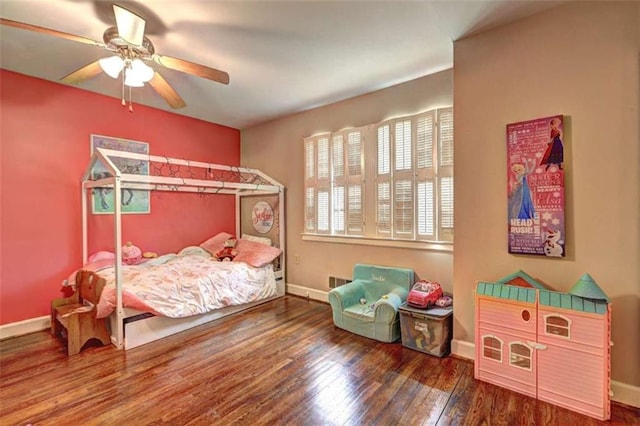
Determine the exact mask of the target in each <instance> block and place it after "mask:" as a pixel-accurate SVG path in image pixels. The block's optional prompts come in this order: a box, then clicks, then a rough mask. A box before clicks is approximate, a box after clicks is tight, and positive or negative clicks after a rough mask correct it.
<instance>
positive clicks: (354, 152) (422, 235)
mask: <svg viewBox="0 0 640 426" xmlns="http://www.w3.org/2000/svg"><path fill="white" fill-rule="evenodd" d="M305 171H306V174H305V194H306V195H305V233H307V234H319V235H323V234H327V235H338V236H365V237H368V238H377V239H387V240H405V241H424V242H452V241H453V230H454V223H453V219H454V211H453V190H454V181H453V109H452V108H442V109H437V110H433V111H428V112H425V113H421V114H417V115H413V116H407V117H402V118H397V119H393V120H387V121H385V122H382V123H379V124H375V125H370V126H365V127H361V128H357V129H349V130H343V131H340V132H336V133H332V134H325V135H318V136H314V137H310V138H306V139H305ZM367 171H369V172H370V178H369V179H368V180H365V172H367ZM365 195H366V199H365ZM367 223H371V224H373V225H372V226H368V227H367V226H366V224H367Z"/></svg>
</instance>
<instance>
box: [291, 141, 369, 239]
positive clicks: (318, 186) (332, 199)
mask: <svg viewBox="0 0 640 426" xmlns="http://www.w3.org/2000/svg"><path fill="white" fill-rule="evenodd" d="M362 151H363V150H362V131H361V130H359V129H351V130H348V131H343V132H339V133H334V134H331V135H319V136H315V137H311V138H307V139H305V194H306V195H305V210H304V211H305V232H306V233H312V234H331V235H361V234H362V233H363V231H364V191H363V188H362V186H363V178H364V176H363V175H364V173H363V167H362Z"/></svg>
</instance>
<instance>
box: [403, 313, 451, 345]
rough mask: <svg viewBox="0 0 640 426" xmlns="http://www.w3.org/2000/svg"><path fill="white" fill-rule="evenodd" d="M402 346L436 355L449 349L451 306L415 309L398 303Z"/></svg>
mask: <svg viewBox="0 0 640 426" xmlns="http://www.w3.org/2000/svg"><path fill="white" fill-rule="evenodd" d="M399 313H400V335H401V338H402V346H406V347H407V348H411V349H415V350H417V351H420V352H424V353H427V354H430V355H435V356H437V357H443V356H446V355H448V354H449V352H450V351H451V332H452V329H453V327H452V322H453V308H452V307H447V308H433V309H416V308H412V307H411V306H408V305H407V304H406V302H405V303H403V304H402V305H400V308H399Z"/></svg>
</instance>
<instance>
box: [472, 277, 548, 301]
mask: <svg viewBox="0 0 640 426" xmlns="http://www.w3.org/2000/svg"><path fill="white" fill-rule="evenodd" d="M476 294H478V295H482V296H492V297H497V298H499V299H509V300H516V301H518V302H526V303H536V289H535V288H526V287H519V286H514V285H509V284H501V283H487V282H479V283H478V285H477V286H476Z"/></svg>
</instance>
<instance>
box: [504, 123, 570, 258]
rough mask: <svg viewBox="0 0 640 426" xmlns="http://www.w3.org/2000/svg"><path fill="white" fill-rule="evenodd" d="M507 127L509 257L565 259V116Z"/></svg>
mask: <svg viewBox="0 0 640 426" xmlns="http://www.w3.org/2000/svg"><path fill="white" fill-rule="evenodd" d="M506 127H507V129H506V137H507V194H508V216H507V228H508V245H509V253H511V254H526V255H537V256H546V257H555V258H562V257H565V255H566V246H565V243H566V235H565V195H564V173H565V171H564V162H565V156H564V117H563V116H562V115H554V116H550V117H544V118H537V119H533V120H528V121H521V122H517V123H511V124H507V126H506Z"/></svg>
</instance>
